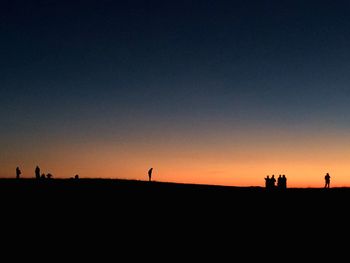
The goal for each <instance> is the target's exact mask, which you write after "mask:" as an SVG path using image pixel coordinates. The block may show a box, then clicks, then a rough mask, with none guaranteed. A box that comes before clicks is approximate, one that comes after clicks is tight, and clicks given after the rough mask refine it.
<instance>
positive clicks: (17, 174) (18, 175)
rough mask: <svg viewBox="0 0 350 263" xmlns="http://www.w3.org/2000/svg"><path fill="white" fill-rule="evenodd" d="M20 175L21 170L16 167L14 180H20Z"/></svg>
mask: <svg viewBox="0 0 350 263" xmlns="http://www.w3.org/2000/svg"><path fill="white" fill-rule="evenodd" d="M21 173H22V172H21V170H20V169H19V167H18V166H17V167H16V178H17V179H19V178H20V176H21Z"/></svg>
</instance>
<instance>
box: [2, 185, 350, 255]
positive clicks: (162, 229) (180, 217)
mask: <svg viewBox="0 0 350 263" xmlns="http://www.w3.org/2000/svg"><path fill="white" fill-rule="evenodd" d="M0 198H1V202H2V210H1V211H2V218H1V219H2V221H3V222H2V225H3V226H4V225H7V226H11V227H10V229H11V236H10V238H11V237H12V238H15V239H16V238H17V237H18V235H13V232H14V231H15V232H16V231H18V233H20V235H21V237H22V238H23V237H26V238H29V239H31V238H32V237H33V236H39V237H40V238H41V239H42V240H48V241H49V243H50V244H51V243H53V242H55V239H57V238H58V237H60V238H63V239H64V240H65V241H64V244H65V245H67V244H70V245H71V246H72V247H74V244H81V243H83V244H85V245H86V244H88V245H91V243H93V244H94V246H98V245H101V244H104V246H105V245H109V246H114V245H115V243H118V244H119V248H121V247H130V246H132V247H134V248H135V249H142V248H144V247H149V248H150V247H152V248H153V249H154V247H157V248H158V249H159V248H160V247H163V249H165V251H167V250H169V249H174V248H175V247H177V249H180V248H181V251H182V252H181V253H183V249H190V250H191V251H192V250H193V249H194V247H192V246H197V245H199V244H200V247H203V246H209V247H211V248H210V249H213V248H215V249H218V248H219V249H222V248H224V247H225V246H229V247H231V246H235V253H243V251H241V249H243V250H244V251H245V252H244V253H247V252H246V250H247V249H253V250H254V249H258V248H259V247H261V248H266V249H267V248H268V247H269V246H270V245H273V246H274V248H275V249H277V247H278V246H282V248H283V247H284V246H285V242H291V241H293V246H295V245H296V244H297V246H298V251H294V250H293V251H294V252H293V253H294V254H295V253H310V254H313V253H311V251H310V247H309V245H310V242H313V243H315V242H318V243H324V242H325V243H327V242H329V239H331V240H332V244H333V245H334V244H336V242H337V241H338V242H339V240H340V239H337V238H335V237H337V236H338V235H339V233H342V234H344V235H345V234H346V232H347V231H348V229H349V216H348V206H349V205H348V203H349V201H350V189H348V188H330V189H323V188H319V189H317V188H310V189H308V188H306V189H302V188H299V189H297V188H295V189H292V188H291V189H285V190H283V191H278V190H274V191H268V190H266V189H265V188H261V187H228V186H211V185H191V184H176V183H161V182H147V181H132V180H108V179H78V180H74V179H52V180H45V181H36V180H32V179H21V180H15V179H2V180H0ZM24 233H25V234H24ZM92 236H94V238H92ZM96 236H97V237H96ZM7 240H8V241H9V240H10V239H7ZM110 240H112V241H110ZM151 240H152V241H151ZM295 240H296V241H295ZM17 241H18V240H17V239H16V240H15V241H14V242H15V243H16V242H17ZM56 241H57V240H56ZM110 242H112V243H110ZM295 242H297V243H295ZM27 244H28V243H27ZM230 249H232V248H230ZM284 249H286V248H284ZM289 249H290V247H289ZM328 249H329V247H328ZM163 251H164V250H163ZM229 251H231V250H229ZM171 253H174V252H171ZM201 253H203V251H201ZM226 253H228V251H227V252H226ZM248 253H249V252H248ZM288 253H290V250H289V252H288ZM245 255H246V254H245ZM114 256H115V255H114ZM128 256H129V257H132V256H133V255H128ZM202 256H203V255H202Z"/></svg>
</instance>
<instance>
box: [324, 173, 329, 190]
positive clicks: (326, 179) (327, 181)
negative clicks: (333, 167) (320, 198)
mask: <svg viewBox="0 0 350 263" xmlns="http://www.w3.org/2000/svg"><path fill="white" fill-rule="evenodd" d="M324 181H325V184H324V188H329V187H330V184H331V176H330V175H329V173H326V175H325V176H324Z"/></svg>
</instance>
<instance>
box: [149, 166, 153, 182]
mask: <svg viewBox="0 0 350 263" xmlns="http://www.w3.org/2000/svg"><path fill="white" fill-rule="evenodd" d="M152 172H153V168H151V169H149V170H148V181H151V180H152Z"/></svg>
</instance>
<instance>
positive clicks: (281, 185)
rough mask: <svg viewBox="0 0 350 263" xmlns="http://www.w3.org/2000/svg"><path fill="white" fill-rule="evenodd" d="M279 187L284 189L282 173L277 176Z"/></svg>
mask: <svg viewBox="0 0 350 263" xmlns="http://www.w3.org/2000/svg"><path fill="white" fill-rule="evenodd" d="M277 188H278V189H282V188H283V179H282V175H279V176H278V178H277Z"/></svg>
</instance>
